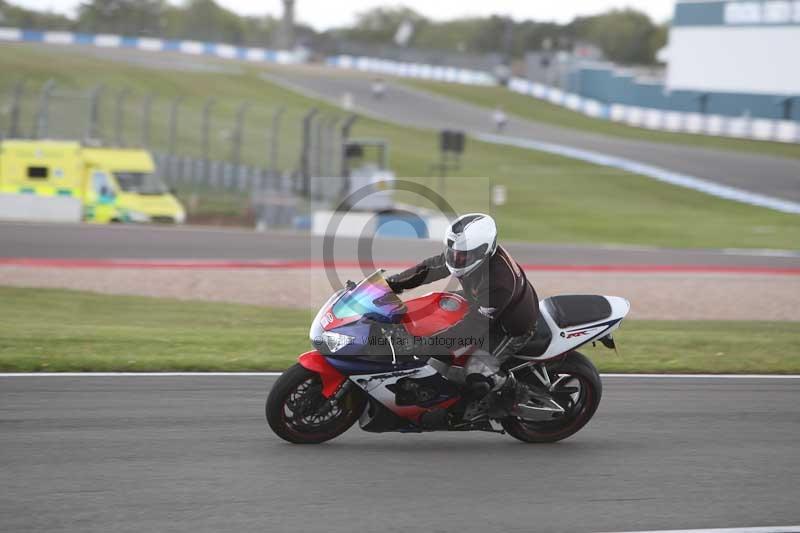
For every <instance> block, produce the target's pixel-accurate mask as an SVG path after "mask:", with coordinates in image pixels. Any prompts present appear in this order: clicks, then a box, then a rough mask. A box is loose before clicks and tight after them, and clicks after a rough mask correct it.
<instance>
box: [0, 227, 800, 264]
mask: <svg viewBox="0 0 800 533" xmlns="http://www.w3.org/2000/svg"><path fill="white" fill-rule="evenodd" d="M370 246H371V248H370V254H371V255H372V259H373V260H374V262H375V264H376V265H377V266H380V264H381V262H382V261H385V262H415V261H418V260H420V259H421V258H423V257H427V256H430V255H433V254H435V253H439V252H440V251H441V244H440V243H439V242H438V241H427V240H406V239H376V240H375V241H373V242H371V243H370ZM368 248H369V247H368ZM508 248H509V250H510V251H511V252H512V254H513V255H514V257H516V258H517V260H518V261H520V262H521V263H524V264H538V265H682V266H693V265H694V266H718V267H754V268H759V267H764V268H799V267H800V253H796V252H779V251H778V252H771V251H758V250H755V251H747V250H680V249H664V248H647V247H632V246H619V247H614V246H608V247H597V246H582V245H560V244H552V245H551V244H528V243H508ZM322 249H323V243H322V239H321V238H319V237H310V236H308V235H307V234H304V233H294V232H274V231H271V232H267V233H257V232H255V231H251V230H246V229H220V228H203V227H166V226H164V227H162V226H122V225H112V226H97V225H90V224H74V225H71V224H31V223H8V222H7V223H2V222H0V258H20V257H22V258H51V259H56V258H57V259H64V258H72V259H209V260H221V259H224V260H243V261H245V260H281V261H312V260H320V259H322ZM333 257H334V261H342V262H352V261H354V260H355V259H356V258H358V257H359V254H358V241H357V239H337V240H336V241H335V245H334V256H333Z"/></svg>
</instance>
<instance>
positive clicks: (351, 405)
mask: <svg viewBox="0 0 800 533" xmlns="http://www.w3.org/2000/svg"><path fill="white" fill-rule="evenodd" d="M365 405H366V398H365V397H364V394H363V393H362V392H361V390H360V389H358V388H357V387H353V388H352V390H351V391H350V392H348V393H347V394H346V395H345V396H344V397H343V398H341V399H340V400H339V401H336V402H334V404H333V405H332V406H328V399H327V398H325V397H324V396H323V395H322V380H321V379H320V377H319V374H317V373H315V372H312V371H310V370H307V369H306V368H304V367H302V366H301V365H299V364H295V365H293V366H292V367H290V368H289V369H288V370H286V372H284V373H283V374H281V376H280V377H279V378H278V380H277V381H276V382H275V385H273V386H272V390H270V392H269V395H268V396H267V405H266V415H267V423H268V424H269V427H270V428H271V429H272V431H274V432H275V434H276V435H278V436H279V437H280V438H282V439H283V440H286V441H288V442H291V443H294V444H319V443H321V442H325V441H327V440H331V439H333V438H335V437H338V436H339V435H341V434H342V433H344V432H345V431H347V430H348V429H350V427H351V426H352V425H353V424H354V423H355V422H356V420H358V417H359V416H361V412H362V411H363V410H364V407H365Z"/></svg>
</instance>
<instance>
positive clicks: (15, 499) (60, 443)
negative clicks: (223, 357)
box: [0, 376, 800, 533]
mask: <svg viewBox="0 0 800 533" xmlns="http://www.w3.org/2000/svg"><path fill="white" fill-rule="evenodd" d="M274 379H275V378H272V377H238V376H237V377H219V376H215V377H204V376H187V377H77V378H76V377H14V378H0V479H2V489H0V517H2V519H0V530H2V531H8V532H15V533H16V532H23V531H56V530H58V531H76V532H78V531H80V532H82V533H87V532H95V531H96V532H102V533H107V532H109V531H115V532H128V531H130V532H135V533H141V532H142V531H160V532H167V531H169V532H181V531H186V532H192V533H200V532H214V533H217V532H221V531H236V532H242V531H269V532H283V531H286V532H289V531H293V532H294V531H297V532H306V533H308V532H317V531H319V532H326V533H335V532H347V533H350V532H353V531H364V532H372V531H376V532H377V531H380V532H394V531H397V532H401V531H402V532H406V531H458V532H461V533H470V532H480V533H485V532H487V531H507V532H523V531H524V532H530V531H565V532H583V531H587V532H588V531H631V530H644V529H678V528H711V527H737V526H779V525H791V524H795V523H798V522H800V509H798V506H797V501H798V488H797V481H798V479H800V461H799V460H798V459H800V457H799V456H798V448H797V442H798V440H800V402H798V401H797V400H798V393H797V385H798V380H796V379H706V378H658V379H650V378H631V377H617V378H605V380H604V381H605V391H604V397H603V401H602V403H601V406H600V409H599V411H598V414H597V415H596V417H595V419H594V420H593V421H592V422H591V423H590V424H589V425H588V426H587V427H586V428H584V430H582V431H581V432H580V433H578V434H577V435H575V436H574V437H572V438H571V439H569V440H567V441H564V442H562V443H559V444H555V445H525V444H522V443H518V442H517V441H515V440H514V439H512V438H511V437H508V436H504V435H493V434H479V433H468V434H461V433H455V434H442V433H435V434H423V435H398V434H382V435H373V434H368V433H365V432H362V431H360V430H358V429H357V428H354V429H352V430H350V431H349V432H348V433H346V434H345V435H343V436H342V437H341V438H340V439H337V440H335V441H333V442H330V443H327V444H324V445H321V446H313V447H312V446H305V447H304V446H295V445H290V444H286V443H284V442H282V441H280V440H279V439H278V438H277V437H275V436H274V435H272V434H271V433H269V432H268V430H267V428H266V424H265V422H264V415H263V402H264V398H265V395H266V393H267V391H268V389H269V387H270V386H271V384H272V383H273V382H274Z"/></svg>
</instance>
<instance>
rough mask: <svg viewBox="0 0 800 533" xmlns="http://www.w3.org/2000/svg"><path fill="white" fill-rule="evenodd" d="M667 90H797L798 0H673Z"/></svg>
mask: <svg viewBox="0 0 800 533" xmlns="http://www.w3.org/2000/svg"><path fill="white" fill-rule="evenodd" d="M667 59H668V68H667V79H666V84H667V88H668V89H670V90H681V89H684V90H692V91H708V92H715V93H740V94H741V93H744V94H753V95H776V96H779V95H786V96H792V95H800V0H678V1H677V4H676V6H675V17H674V19H673V22H672V28H671V30H670V35H669V45H668V50H667Z"/></svg>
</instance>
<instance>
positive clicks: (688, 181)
mask: <svg viewBox="0 0 800 533" xmlns="http://www.w3.org/2000/svg"><path fill="white" fill-rule="evenodd" d="M473 136H474V137H475V138H476V139H478V140H479V141H484V142H488V143H492V144H501V145H507V146H515V147H517V148H526V149H529V150H538V151H540V152H548V153H551V154H556V155H560V156H564V157H571V158H572V159H579V160H581V161H586V162H588V163H593V164H595V165H602V166H606V167H612V168H618V169H620V170H624V171H626V172H632V173H634V174H640V175H643V176H647V177H649V178H653V179H655V180H658V181H662V182H665V183H669V184H671V185H677V186H679V187H685V188H687V189H693V190H695V191H700V192H703V193H706V194H710V195H712V196H717V197H719V198H725V199H726V200H733V201H735V202H741V203H745V204H750V205H755V206H758V207H766V208H768V209H773V210H775V211H780V212H782V213H792V214H800V203H798V202H793V201H791V200H785V199H783V198H775V197H772V196H767V195H764V194H759V193H755V192H751V191H746V190H744V189H739V188H736V187H730V186H728V185H722V184H720V183H717V182H715V181H711V180H706V179H702V178H698V177H695V176H690V175H688V174H681V173H679V172H673V171H671V170H667V169H664V168H661V167H657V166H654V165H648V164H645V163H640V162H638V161H633V160H631V159H626V158H624V157H617V156H612V155H607V154H603V153H601V152H594V151H592V150H584V149H581V148H574V147H571V146H564V145H561V144H554V143H548V142H541V141H534V140H531V139H525V138H520V137H506V136H503V135H494V134H490V133H480V134H473Z"/></svg>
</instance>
